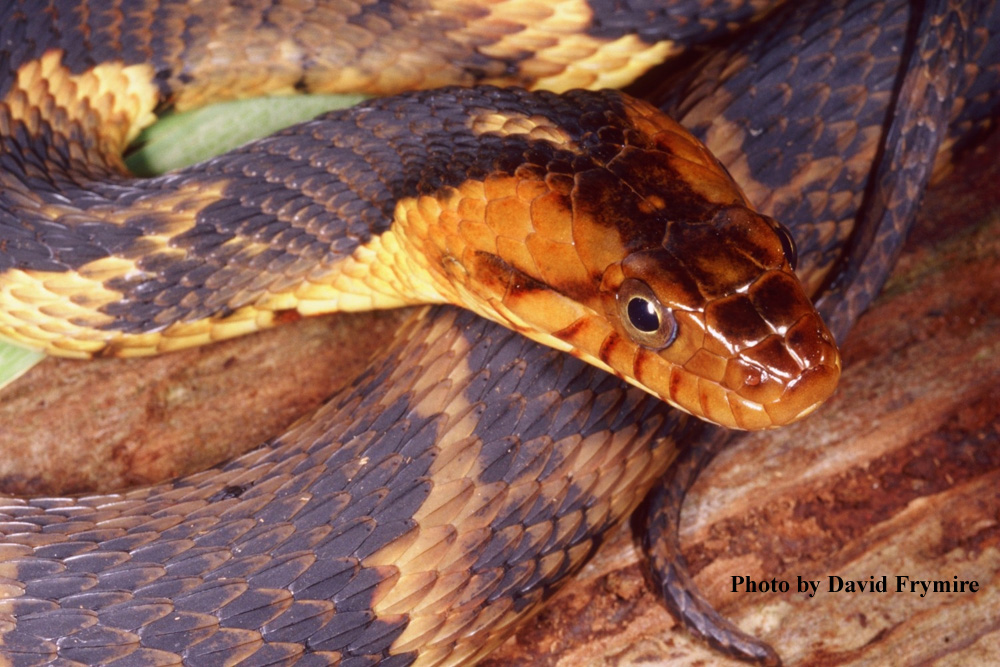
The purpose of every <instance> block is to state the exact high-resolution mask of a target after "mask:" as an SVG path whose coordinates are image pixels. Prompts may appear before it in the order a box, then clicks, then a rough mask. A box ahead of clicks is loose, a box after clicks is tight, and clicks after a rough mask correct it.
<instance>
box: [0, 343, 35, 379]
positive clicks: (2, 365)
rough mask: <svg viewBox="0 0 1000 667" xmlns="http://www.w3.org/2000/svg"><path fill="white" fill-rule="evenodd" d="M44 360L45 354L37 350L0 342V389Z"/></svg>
mask: <svg viewBox="0 0 1000 667" xmlns="http://www.w3.org/2000/svg"><path fill="white" fill-rule="evenodd" d="M44 358H45V354H44V353H43V352H39V351H38V350H29V349H28V348H25V347H20V346H18V345H14V344H13V343H6V342H0V388H3V387H6V386H7V385H8V384H10V383H11V382H13V381H14V380H16V379H17V378H19V377H21V376H22V375H24V374H25V373H26V372H27V371H28V369H29V368H31V367H32V366H34V365H35V364H37V363H38V362H39V361H41V360H42V359H44Z"/></svg>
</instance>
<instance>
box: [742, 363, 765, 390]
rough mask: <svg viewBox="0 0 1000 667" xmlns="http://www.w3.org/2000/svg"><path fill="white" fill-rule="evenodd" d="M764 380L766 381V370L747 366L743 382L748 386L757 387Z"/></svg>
mask: <svg viewBox="0 0 1000 667" xmlns="http://www.w3.org/2000/svg"><path fill="white" fill-rule="evenodd" d="M764 382H767V371H765V370H764V369H763V368H758V367H757V366H751V367H749V368H747V375H746V379H745V380H744V381H743V384H745V385H746V386H748V387H759V386H760V385H761V384H762V383H764Z"/></svg>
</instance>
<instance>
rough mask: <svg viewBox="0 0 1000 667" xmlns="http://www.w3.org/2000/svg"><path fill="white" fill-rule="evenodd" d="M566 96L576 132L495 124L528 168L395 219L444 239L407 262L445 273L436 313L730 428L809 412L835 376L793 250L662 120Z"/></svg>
mask: <svg viewBox="0 0 1000 667" xmlns="http://www.w3.org/2000/svg"><path fill="white" fill-rule="evenodd" d="M574 95H575V97H574V98H573V99H574V101H575V102H577V103H578V104H577V105H576V106H579V107H580V108H582V109H584V111H582V112H580V115H579V117H578V118H577V119H576V120H575V121H574V122H575V125H573V123H561V122H560V121H559V119H557V118H555V117H553V118H548V117H545V116H530V117H522V116H510V115H509V114H507V115H504V114H499V113H491V114H489V115H488V116H487V117H486V120H484V121H483V123H482V124H483V125H484V127H486V128H487V129H484V130H483V132H484V134H488V135H491V136H492V135H493V134H497V133H499V134H502V135H503V138H504V139H510V140H512V141H514V140H517V141H520V140H523V138H524V137H528V138H529V139H530V140H531V141H533V142H534V143H533V144H532V148H531V149H530V150H522V148H521V147H520V144H518V147H517V149H516V151H514V152H511V153H510V154H509V155H510V156H513V157H511V160H510V162H511V163H512V164H516V163H517V161H518V160H521V161H522V163H521V164H520V166H517V167H516V168H511V167H510V165H508V164H507V163H506V162H504V163H503V164H499V165H498V168H496V169H494V173H492V174H491V175H490V176H488V177H486V178H485V179H484V180H483V181H482V182H469V183H465V184H463V185H461V186H460V187H458V188H454V189H453V191H451V193H450V194H449V195H448V196H447V197H446V198H444V200H443V202H442V201H439V200H433V201H431V200H429V199H426V200H425V201H423V202H422V203H418V204H415V205H414V206H411V207H409V208H404V209H403V211H402V213H401V214H399V213H398V214H397V218H399V219H404V218H405V219H406V221H407V223H408V225H409V227H407V228H412V229H427V230H430V229H433V228H434V226H435V225H440V224H442V222H443V230H444V231H440V232H438V233H436V234H431V233H426V234H423V235H422V236H421V235H418V234H414V235H413V238H414V239H417V238H427V239H429V240H428V241H427V242H425V244H424V247H422V248H421V252H420V253H413V255H414V256H418V255H422V256H428V257H431V256H433V257H437V258H438V259H439V260H440V261H435V262H431V263H430V264H429V266H438V265H440V266H443V267H444V270H443V271H442V277H441V279H440V280H438V281H437V284H440V285H444V287H443V288H441V293H442V294H443V295H444V297H443V300H447V301H452V302H454V303H459V304H462V305H466V306H467V307H469V308H471V309H473V310H475V311H476V312H478V313H480V314H482V315H484V316H486V317H489V318H491V319H494V320H496V321H498V322H500V323H502V324H505V325H506V326H509V327H511V328H514V329H516V330H518V331H521V332H522V333H524V334H525V335H527V336H529V337H531V338H533V339H535V340H537V341H539V342H542V343H545V344H547V345H551V346H553V347H556V348H559V349H563V350H567V351H569V352H571V353H573V354H575V355H576V356H578V357H580V358H582V359H584V360H586V361H588V362H590V363H592V364H594V365H596V366H598V367H601V368H604V369H605V370H610V371H611V372H613V373H615V374H616V375H618V376H619V377H621V378H623V379H625V380H627V381H629V382H631V383H633V384H635V385H637V386H639V387H641V388H643V389H645V390H647V391H648V392H650V393H652V394H654V395H656V396H658V397H660V398H662V399H663V400H665V401H667V402H668V403H670V404H672V405H674V406H676V407H679V408H681V409H683V410H685V411H687V412H689V413H691V414H694V415H696V416H698V417H701V418H703V419H705V420H708V421H711V422H714V423H717V424H721V425H723V426H727V427H731V428H742V429H761V428H769V427H772V426H778V425H782V424H786V423H789V422H791V421H794V420H795V419H797V418H799V417H801V416H803V415H805V414H807V413H808V412H810V411H811V410H813V409H815V408H816V406H818V405H819V404H820V403H821V402H822V401H823V400H825V399H826V398H827V397H829V396H830V394H831V393H833V390H834V389H835V387H836V383H837V380H838V378H839V375H840V359H839V354H838V351H837V348H836V346H835V344H834V342H833V338H832V336H831V335H830V333H829V332H828V330H827V328H826V327H825V326H824V324H823V322H822V321H821V319H820V317H819V315H818V314H817V312H816V310H815V309H814V308H813V305H812V303H811V302H810V300H809V298H808V296H807V295H806V293H805V291H804V289H803V287H802V286H801V284H800V283H799V281H798V279H797V278H796V277H795V274H794V272H793V266H792V264H793V263H794V244H793V243H792V242H791V237H790V236H789V235H788V233H787V232H786V231H785V230H784V229H783V228H781V227H780V226H779V225H778V224H777V223H775V222H774V221H772V220H770V219H769V218H767V217H765V216H762V215H759V214H758V213H756V212H754V211H753V210H752V209H751V208H750V207H749V204H748V202H747V201H746V198H745V196H744V195H743V193H742V191H741V190H740V188H739V187H738V186H737V185H736V184H735V183H734V182H733V180H732V178H731V177H730V175H729V174H728V172H727V171H726V170H725V168H724V167H722V165H721V164H720V163H719V162H718V160H716V159H715V157H714V156H712V154H711V153H709V151H708V149H706V148H705V147H704V146H703V145H702V144H701V143H700V142H698V141H697V140H696V139H695V138H694V137H692V136H691V135H690V134H689V133H688V132H687V131H685V130H684V129H683V128H681V127H680V126H679V125H678V124H677V123H676V122H674V121H672V120H670V119H669V118H667V117H666V116H665V115H663V114H662V113H661V112H659V110H657V109H655V108H653V107H651V106H650V105H648V104H646V103H644V102H641V101H638V100H633V99H631V98H628V97H627V96H624V95H621V94H618V93H612V92H603V93H586V92H579V93H575V94H574ZM595 102H596V103H597V104H596V108H597V109H598V110H588V109H590V108H591V107H593V106H595V105H594V103H595ZM588 105H589V106H588ZM608 107H610V108H611V109H613V110H614V111H609V112H606V111H604V109H605V108H608ZM567 112H569V111H568V110H567ZM487 121H488V122H487ZM498 128H499V129H498ZM567 128H571V129H567ZM536 135H537V138H536ZM512 137H513V138H512ZM553 137H555V138H557V139H558V141H557V140H556V139H554V138H553ZM446 232H447V233H446ZM400 238H404V237H403V236H402V235H401V236H400ZM407 238H409V237H407ZM435 239H440V240H435ZM413 243H414V245H416V244H417V241H413ZM428 273H430V271H428Z"/></svg>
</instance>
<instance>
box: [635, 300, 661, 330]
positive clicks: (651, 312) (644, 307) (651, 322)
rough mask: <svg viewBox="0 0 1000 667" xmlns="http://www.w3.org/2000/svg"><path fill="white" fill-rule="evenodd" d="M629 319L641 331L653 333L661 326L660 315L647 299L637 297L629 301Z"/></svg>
mask: <svg viewBox="0 0 1000 667" xmlns="http://www.w3.org/2000/svg"><path fill="white" fill-rule="evenodd" d="M628 319H629V322H631V323H632V326H634V327H635V328H636V329H638V330H639V331H643V332H645V333H653V332H655V331H656V330H657V329H659V328H660V316H659V315H657V313H656V308H655V307H654V306H653V304H652V303H650V302H649V301H647V300H646V299H641V298H638V297H635V298H633V299H630V300H629V302H628Z"/></svg>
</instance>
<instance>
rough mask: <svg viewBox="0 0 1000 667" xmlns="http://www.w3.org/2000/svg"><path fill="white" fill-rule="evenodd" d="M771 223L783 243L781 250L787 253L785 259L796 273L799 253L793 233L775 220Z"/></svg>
mask: <svg viewBox="0 0 1000 667" xmlns="http://www.w3.org/2000/svg"><path fill="white" fill-rule="evenodd" d="M771 223H772V224H771V226H772V227H774V231H775V232H776V233H777V234H778V240H779V241H781V250H782V252H784V253H785V259H787V260H788V263H789V264H790V265H791V267H792V271H794V270H795V269H797V268H798V266H799V253H798V251H797V250H796V249H795V239H793V238H792V234H791V232H789V231H788V230H787V229H785V226H784V225H782V224H781V223H779V222H774V221H773V220H772V221H771Z"/></svg>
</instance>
